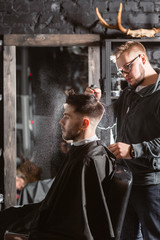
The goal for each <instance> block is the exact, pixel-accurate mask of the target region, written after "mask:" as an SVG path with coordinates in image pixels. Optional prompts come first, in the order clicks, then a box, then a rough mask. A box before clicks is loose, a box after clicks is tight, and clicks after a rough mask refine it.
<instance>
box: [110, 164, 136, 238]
mask: <svg viewBox="0 0 160 240" xmlns="http://www.w3.org/2000/svg"><path fill="white" fill-rule="evenodd" d="M132 180H133V179H132V173H131V172H130V170H129V168H128V166H127V165H126V164H125V162H124V164H123V165H120V164H116V165H115V169H114V171H113V173H112V176H111V179H110V182H109V186H108V188H107V191H106V201H107V205H108V208H109V212H110V217H111V221H112V226H113V230H114V235H115V237H114V238H113V239H114V240H119V239H120V235H121V231H122V226H123V222H124V217H125V213H126V209H127V205H128V200H129V196H130V191H131V188H132Z"/></svg>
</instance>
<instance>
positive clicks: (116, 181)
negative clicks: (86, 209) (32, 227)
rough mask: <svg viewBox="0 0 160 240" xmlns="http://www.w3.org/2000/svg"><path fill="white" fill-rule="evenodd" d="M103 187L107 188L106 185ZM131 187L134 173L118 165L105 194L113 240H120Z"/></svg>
mask: <svg viewBox="0 0 160 240" xmlns="http://www.w3.org/2000/svg"><path fill="white" fill-rule="evenodd" d="M103 187H104V188H105V183H104V185H103ZM131 187H132V173H131V172H130V170H129V168H128V167H127V165H126V166H124V165H119V164H116V165H115V168H114V171H113V173H112V176H111V179H110V181H109V184H108V186H107V190H106V193H105V195H106V202H107V205H108V208H109V212H110V217H111V221H112V226H113V230H114V235H115V237H114V238H112V239H113V240H119V239H120V235H121V231H122V226H123V222H124V217H125V213H126V209H127V205H128V200H129V196H130V191H131ZM4 240H28V236H27V235H25V234H18V233H12V232H6V233H5V238H4ZM100 240H102V239H100Z"/></svg>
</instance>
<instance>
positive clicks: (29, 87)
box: [16, 46, 88, 179]
mask: <svg viewBox="0 0 160 240" xmlns="http://www.w3.org/2000/svg"><path fill="white" fill-rule="evenodd" d="M16 59H17V62H16V69H17V79H16V80H17V81H16V82H17V165H19V164H20V163H21V162H20V157H21V156H22V155H23V157H25V158H29V159H30V160H31V161H33V162H34V163H35V164H36V165H37V166H39V167H41V168H42V176H41V178H42V179H44V178H50V177H53V176H54V175H55V173H56V172H57V171H58V169H59V167H60V165H61V164H62V162H63V161H62V160H61V159H63V158H64V157H63V155H64V154H65V153H63V152H62V150H61V149H64V148H62V145H63V143H62V144H61V141H62V139H61V129H60V124H59V120H60V119H61V117H62V113H63V103H64V101H65V95H64V92H65V90H67V89H71V88H73V89H74V90H75V91H77V92H83V91H84V89H85V88H86V87H87V85H88V47H80V46H78V47H77V46H76V47H45V48H42V47H30V48H29V47H27V48H24V47H23V48H22V47H17V52H16ZM60 146H61V148H60ZM65 147H67V146H65Z"/></svg>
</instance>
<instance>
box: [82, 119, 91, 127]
mask: <svg viewBox="0 0 160 240" xmlns="http://www.w3.org/2000/svg"><path fill="white" fill-rule="evenodd" d="M89 123H90V121H89V119H88V118H83V123H82V129H83V130H85V129H86V128H88V126H89Z"/></svg>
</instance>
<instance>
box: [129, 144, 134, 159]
mask: <svg viewBox="0 0 160 240" xmlns="http://www.w3.org/2000/svg"><path fill="white" fill-rule="evenodd" d="M130 155H131V158H135V153H134V149H133V146H132V144H131V145H130Z"/></svg>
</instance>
